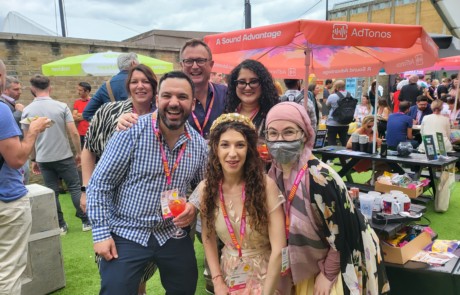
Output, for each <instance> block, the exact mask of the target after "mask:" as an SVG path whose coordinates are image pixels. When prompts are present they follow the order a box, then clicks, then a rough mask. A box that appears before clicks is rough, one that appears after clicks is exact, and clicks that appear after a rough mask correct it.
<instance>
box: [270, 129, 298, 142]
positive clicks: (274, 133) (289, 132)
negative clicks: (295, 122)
mask: <svg viewBox="0 0 460 295" xmlns="http://www.w3.org/2000/svg"><path fill="white" fill-rule="evenodd" d="M299 132H302V133H303V131H302V130H300V129H294V128H288V129H284V130H283V131H281V132H279V131H278V130H275V129H268V130H265V131H264V134H265V139H266V140H268V141H275V140H277V139H278V138H279V136H280V135H281V138H282V139H284V140H286V141H293V140H296V139H298V138H297V134H298V133H299Z"/></svg>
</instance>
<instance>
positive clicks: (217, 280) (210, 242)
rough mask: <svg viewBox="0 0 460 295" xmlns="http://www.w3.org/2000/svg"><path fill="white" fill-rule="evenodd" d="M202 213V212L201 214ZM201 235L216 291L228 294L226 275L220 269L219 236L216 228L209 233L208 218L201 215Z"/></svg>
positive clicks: (216, 292)
mask: <svg viewBox="0 0 460 295" xmlns="http://www.w3.org/2000/svg"><path fill="white" fill-rule="evenodd" d="M200 215H201V214H200ZM201 237H202V239H203V247H204V253H205V255H206V260H207V261H208V265H209V269H210V270H211V277H212V278H213V280H212V283H213V284H214V293H215V294H216V295H217V294H219V295H220V294H228V287H227V285H226V284H225V280H224V277H223V276H222V272H221V270H220V264H219V256H218V254H217V237H216V232H215V230H214V231H213V232H212V233H209V230H208V225H207V222H206V218H205V217H204V216H203V215H201Z"/></svg>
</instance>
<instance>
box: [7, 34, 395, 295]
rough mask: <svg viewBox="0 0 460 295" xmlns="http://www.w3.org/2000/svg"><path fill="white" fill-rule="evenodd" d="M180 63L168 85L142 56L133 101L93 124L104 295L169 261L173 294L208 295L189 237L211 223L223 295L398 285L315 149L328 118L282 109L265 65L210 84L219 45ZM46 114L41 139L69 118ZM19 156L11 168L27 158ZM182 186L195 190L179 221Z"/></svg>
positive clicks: (87, 159)
mask: <svg viewBox="0 0 460 295" xmlns="http://www.w3.org/2000/svg"><path fill="white" fill-rule="evenodd" d="M180 64H181V67H182V71H173V72H169V73H167V74H165V75H163V76H162V77H161V78H160V79H159V80H158V79H157V77H156V76H155V74H154V73H153V72H152V70H151V69H150V68H148V67H146V66H145V65H142V64H139V63H138V62H137V61H136V60H135V59H133V62H132V64H131V65H130V67H129V68H126V69H125V73H124V74H125V77H126V80H125V87H126V88H125V89H126V92H127V94H128V95H127V96H128V99H127V100H123V101H115V102H109V101H110V100H109V98H107V99H106V100H105V101H104V100H102V102H109V103H106V104H104V105H102V106H101V107H99V108H98V109H97V111H95V113H94V116H92V118H91V124H90V126H89V129H88V132H87V134H86V139H85V144H84V147H83V149H82V152H81V164H82V174H83V175H82V188H81V190H82V197H81V211H82V212H83V213H84V214H87V217H88V220H89V222H90V224H91V226H92V234H93V241H94V250H95V252H96V253H97V254H98V256H99V257H100V260H99V271H100V276H101V290H100V294H111V295H112V294H123V295H125V294H139V293H142V292H144V290H145V282H146V281H147V280H148V279H149V277H151V276H152V275H153V273H154V272H155V270H156V269H157V268H158V269H159V270H160V277H161V283H162V285H163V287H164V289H165V290H166V294H195V291H196V287H197V279H198V271H197V261H196V257H195V252H194V246H193V241H192V234H190V235H189V236H187V237H185V238H180V237H178V236H176V235H175V234H176V231H177V229H178V228H184V229H186V230H187V231H188V230H190V226H191V225H193V224H194V223H195V221H196V219H197V218H198V219H199V220H200V221H201V239H202V242H203V246H204V250H205V256H206V259H207V263H208V265H209V277H210V282H211V283H212V287H213V289H214V290H213V292H214V294H302V295H304V294H315V295H316V294H321V295H322V294H324V295H326V294H384V293H387V292H388V291H389V289H390V288H389V283H388V280H387V278H386V273H385V270H384V266H383V260H382V253H381V250H380V245H379V239H378V237H377V236H376V234H375V232H374V231H373V230H372V229H371V227H370V225H369V224H368V222H367V220H366V219H365V218H364V217H363V215H362V214H361V213H360V212H359V210H357V209H356V208H355V207H354V205H353V202H352V201H351V199H350V196H349V194H348V191H347V188H346V186H345V184H344V182H343V181H342V179H341V178H340V176H338V174H337V173H336V172H335V171H334V170H333V169H332V168H331V167H329V166H328V165H326V164H325V163H323V162H322V161H321V160H319V159H317V158H316V157H315V156H314V155H313V154H312V149H313V142H314V139H315V129H316V124H312V122H311V119H310V117H311V115H309V113H307V110H306V109H305V107H304V106H303V105H300V104H298V103H296V102H289V101H286V102H281V103H279V96H278V93H277V92H276V89H275V86H274V82H273V78H272V76H271V75H270V73H269V72H268V70H267V69H266V68H265V67H264V66H263V65H262V64H261V63H259V62H257V61H254V60H245V61H243V62H242V63H241V64H239V65H238V66H237V67H236V68H235V69H233V70H232V72H231V74H230V75H229V76H228V80H227V83H228V86H227V87H226V86H224V85H220V84H215V83H212V82H210V81H209V78H210V73H211V70H212V66H213V60H212V53H211V51H210V49H209V47H208V46H207V45H206V44H205V43H203V42H202V41H200V40H190V41H188V42H186V43H185V45H184V46H183V47H182V49H181V51H180ZM44 78H46V77H44ZM45 81H46V79H45ZM48 81H49V80H48ZM112 82H113V81H112ZM43 85H44V86H43ZM43 85H37V86H36V87H37V88H40V87H45V86H46V89H47V88H49V84H46V83H44V84H43ZM103 86H104V85H103ZM112 88H113V87H112ZM101 89H104V87H101ZM317 91H318V90H316V89H313V88H312V92H317ZM106 92H107V91H106ZM115 100H118V99H117V96H116V95H115ZM89 105H90V104H88V106H89ZM93 105H94V104H93ZM0 111H1V112H2V113H1V115H0V118H3V117H4V115H5V116H6V111H5V110H4V108H3V106H1V104H0ZM85 112H86V109H85ZM85 112H84V113H83V117H85ZM37 115H38V116H39V117H41V116H40V114H39V110H38V111H37ZM0 120H1V119H0ZM69 120H70V119H69ZM34 122H37V123H33V124H31V125H30V126H29V130H31V131H33V132H32V133H30V132H29V133H28V138H30V139H29V141H33V140H34V139H35V137H37V136H38V137H40V136H42V135H43V133H42V134H41V135H37V134H38V133H39V132H40V131H44V130H45V128H46V127H48V129H47V130H45V131H44V133H46V132H52V131H53V128H54V127H55V125H56V124H58V122H55V124H54V125H53V126H49V125H50V124H49V120H48V121H46V119H41V118H39V119H38V120H36V121H34ZM0 123H1V124H2V125H1V126H2V129H3V122H1V121H0ZM9 123H11V122H5V124H9ZM38 124H40V125H39V126H37V125H38ZM46 124H48V125H46ZM117 129H118V130H119V131H118V132H116V130H117ZM0 135H1V136H0V140H3V139H4V138H8V136H10V137H11V134H10V135H8V134H3V133H2V134H0ZM12 135H13V137H14V134H12ZM0 142H1V141H0ZM263 145H266V147H267V148H268V152H269V154H270V156H271V160H270V161H268V162H264V161H263V160H262V159H261V157H260V155H259V149H260V147H261V146H263ZM4 151H5V150H4V149H3V147H2V146H0V152H1V153H2V155H3V153H4ZM26 152H27V151H26ZM22 158H25V159H26V158H27V157H24V156H22ZM22 158H21V159H22ZM10 164H11V162H10V160H8V159H7V160H6V163H5V166H6V167H8V168H2V169H11V170H12V171H14V169H15V168H18V167H19V164H21V163H20V161H19V162H18V163H14V165H12V164H11V166H10ZM267 168H268V173H267ZM24 194H26V193H24ZM175 194H177V195H182V194H183V195H185V194H188V195H190V196H189V197H188V202H187V203H186V205H185V209H184V211H183V212H182V213H181V214H179V215H177V216H176V217H174V218H170V217H169V216H166V215H167V214H166V213H165V212H168V210H167V206H168V205H167V203H168V202H167V196H169V195H175ZM198 213H199V214H198ZM197 214H198V217H197ZM220 253H221V254H220Z"/></svg>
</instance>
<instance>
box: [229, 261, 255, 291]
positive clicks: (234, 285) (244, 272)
mask: <svg viewBox="0 0 460 295" xmlns="http://www.w3.org/2000/svg"><path fill="white" fill-rule="evenodd" d="M251 273H252V267H251V266H250V265H249V264H247V263H240V264H239V265H238V267H237V268H236V269H235V271H234V272H233V274H232V275H231V276H230V279H229V281H228V282H227V284H228V286H229V291H230V292H234V291H237V290H242V289H244V288H246V282H247V281H248V278H249V275H250V274H251Z"/></svg>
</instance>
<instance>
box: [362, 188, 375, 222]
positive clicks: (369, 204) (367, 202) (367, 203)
mask: <svg viewBox="0 0 460 295" xmlns="http://www.w3.org/2000/svg"><path fill="white" fill-rule="evenodd" d="M359 208H360V210H361V213H362V214H363V215H364V216H366V218H367V219H371V218H372V209H373V208H374V197H373V196H370V195H368V194H362V195H360V196H359Z"/></svg>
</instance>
